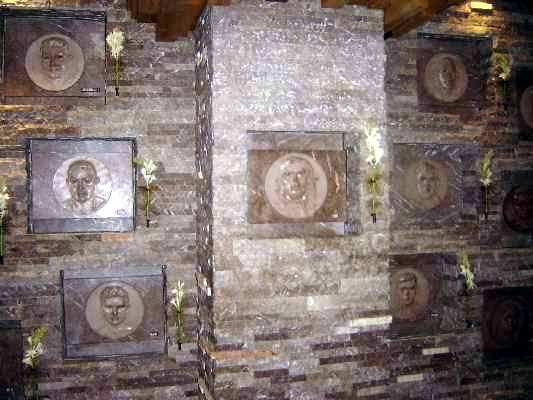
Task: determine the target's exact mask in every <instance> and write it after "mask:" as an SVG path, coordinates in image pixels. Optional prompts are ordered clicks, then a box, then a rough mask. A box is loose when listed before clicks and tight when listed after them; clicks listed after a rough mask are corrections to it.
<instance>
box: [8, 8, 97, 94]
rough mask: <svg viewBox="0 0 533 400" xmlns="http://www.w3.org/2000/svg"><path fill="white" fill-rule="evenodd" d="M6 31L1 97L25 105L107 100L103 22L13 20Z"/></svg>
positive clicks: (43, 18)
mask: <svg viewBox="0 0 533 400" xmlns="http://www.w3.org/2000/svg"><path fill="white" fill-rule="evenodd" d="M5 26H6V29H5V32H6V33H5V69H4V72H5V75H4V78H5V79H4V85H3V88H2V94H3V96H4V97H9V98H14V97H16V98H18V101H19V102H23V103H28V102H32V101H35V100H36V102H39V100H38V98H39V97H71V98H75V97H103V96H104V95H105V23H104V22H103V20H99V19H90V18H87V17H86V16H85V17H84V18H81V17H80V18H77V17H76V16H75V15H69V16H68V17H64V16H62V15H55V18H54V15H43V16H38V15H31V16H26V15H13V16H6V17H5ZM20 98H22V99H20Z"/></svg>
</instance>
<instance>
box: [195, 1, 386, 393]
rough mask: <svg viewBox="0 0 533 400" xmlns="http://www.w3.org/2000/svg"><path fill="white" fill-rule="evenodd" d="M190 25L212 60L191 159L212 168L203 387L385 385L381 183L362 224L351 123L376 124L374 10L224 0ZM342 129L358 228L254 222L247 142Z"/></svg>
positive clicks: (280, 143) (377, 388)
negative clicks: (374, 206)
mask: <svg viewBox="0 0 533 400" xmlns="http://www.w3.org/2000/svg"><path fill="white" fill-rule="evenodd" d="M197 36H198V37H200V41H201V42H202V43H203V44H202V45H200V46H197V47H199V49H198V50H197V51H199V52H200V56H198V57H200V58H202V59H203V58H205V57H204V56H203V55H202V54H203V50H202V49H205V48H207V52H208V53H209V57H208V58H207V59H208V61H209V62H210V63H211V64H210V68H212V72H211V71H210V72H209V74H208V76H207V78H206V77H205V76H206V74H205V73H204V72H202V71H204V70H205V67H204V66H203V61H202V62H201V63H200V66H197V71H198V70H199V71H200V73H202V74H203V75H202V76H204V83H202V87H208V88H209V89H208V92H209V94H208V95H200V97H199V102H200V103H201V104H203V103H204V99H205V97H206V96H208V97H209V104H210V107H206V109H207V108H209V110H210V111H209V113H210V115H206V118H207V120H208V121H209V122H207V121H206V122H204V119H202V120H201V121H202V122H200V124H199V127H197V130H199V131H201V132H200V133H201V135H200V137H201V139H199V141H201V142H202V143H204V144H203V147H201V149H200V150H202V151H199V152H198V153H199V155H200V160H199V166H200V168H202V169H201V170H202V175H204V171H206V169H207V170H208V171H209V176H208V177H205V176H204V179H206V180H207V181H208V182H209V183H206V186H205V187H204V189H203V192H200V193H199V197H200V200H199V202H200V203H202V202H206V201H209V202H211V203H210V204H211V213H212V214H211V215H205V216H203V217H202V219H201V220H199V223H200V224H202V228H199V229H201V230H203V231H204V232H207V230H208V227H209V230H210V232H211V233H210V235H212V236H211V238H209V239H208V238H207V236H206V243H207V241H211V240H212V245H210V246H208V248H206V249H205V251H204V256H202V257H203V258H204V259H206V260H207V262H208V261H209V258H208V254H209V252H210V251H212V253H211V254H212V260H214V262H212V263H211V264H209V263H208V265H206V266H204V265H200V266H199V267H200V268H201V269H202V273H203V274H204V275H206V277H207V280H208V281H210V282H211V285H212V287H211V288H212V299H211V300H210V301H207V299H206V301H205V303H204V305H202V306H201V307H202V310H205V311H203V315H211V316H212V325H208V324H207V323H206V335H204V336H202V340H204V339H205V341H202V342H201V343H200V349H201V350H200V351H201V354H202V357H203V358H202V366H201V380H200V389H201V391H202V393H203V394H202V395H203V396H204V397H205V398H216V399H221V400H222V399H227V400H233V399H255V398H257V399H259V398H263V399H289V398H290V399H323V398H328V397H330V396H337V397H338V396H339V394H340V393H345V394H346V396H354V395H355V393H357V392H358V391H359V390H362V392H361V393H368V395H371V394H374V395H381V394H383V393H384V391H383V384H384V382H386V381H387V379H388V376H389V372H388V370H387V368H386V365H385V364H384V354H385V353H384V351H385V347H386V345H385V340H386V338H385V332H386V330H387V328H388V325H389V324H390V322H391V316H390V311H389V278H388V270H387V264H388V263H387V258H386V253H387V248H388V234H387V232H388V224H389V211H388V209H389V207H388V196H387V194H386V193H385V194H383V196H382V201H383V209H381V210H380V212H379V213H378V221H377V223H376V224H373V223H372V220H371V216H370V211H368V209H367V208H366V204H367V200H368V199H367V198H366V196H367V193H366V191H365V190H363V182H364V179H361V178H360V177H361V174H363V173H365V171H366V163H365V162H364V159H365V158H366V155H365V154H364V152H365V151H366V150H365V146H364V144H363V139H364V132H363V129H362V127H363V126H364V124H366V122H367V121H369V120H370V119H372V120H374V121H375V122H376V123H377V124H378V125H379V126H380V127H381V129H382V130H384V122H385V120H384V117H385V91H384V82H385V43H384V40H383V14H382V12H381V11H376V10H369V9H367V8H364V7H356V6H350V7H345V8H343V9H340V10H337V11H336V10H332V9H324V8H321V7H320V1H318V0H316V1H315V0H313V1H290V2H288V3H275V2H271V3H269V2H263V1H232V4H231V5H230V6H228V7H211V8H209V9H208V10H207V11H206V13H205V14H204V15H203V17H202V20H201V22H200V25H199V27H198V31H197ZM197 90H198V88H197ZM204 90H205V89H204ZM201 107H203V106H201ZM203 115H205V114H203ZM202 118H203V117H202ZM339 132H340V133H342V134H343V137H344V140H345V141H346V142H347V143H348V146H350V147H351V149H352V151H357V152H360V154H357V157H351V156H350V157H347V159H348V160H349V161H348V162H344V164H346V163H348V164H349V165H347V168H348V169H349V171H353V170H354V169H355V170H357V171H363V172H359V173H358V174H357V176H358V179H357V180H355V181H352V182H350V179H348V183H347V186H350V184H352V185H355V188H351V189H350V193H351V194H350V195H351V196H356V197H357V198H358V199H360V201H353V202H351V203H350V204H351V205H352V209H349V210H346V214H347V215H357V216H358V218H359V219H360V225H361V227H360V228H359V227H358V229H356V231H357V232H358V233H357V234H344V230H340V231H339V232H338V233H336V234H333V235H332V234H331V233H330V234H329V235H327V236H328V237H324V235H322V234H320V233H318V234H317V232H318V231H314V232H311V231H309V232H310V234H305V232H306V231H305V229H300V228H299V227H296V228H295V227H294V226H293V225H295V224H294V223H288V224H287V220H286V219H285V220H283V219H282V218H277V219H275V220H274V219H273V220H269V221H268V222H271V221H272V222H275V227H274V228H273V229H272V231H270V232H269V233H268V235H267V234H265V231H264V228H262V227H260V226H258V225H261V224H255V226H254V223H253V222H254V221H250V219H249V218H250V214H249V213H248V211H249V208H248V207H249V204H248V193H249V192H248V191H249V190H254V188H253V187H249V186H248V185H249V184H250V182H252V183H253V182H255V181H254V179H255V180H258V181H260V180H261V179H260V178H261V177H262V176H264V175H265V174H266V171H263V172H264V173H261V172H258V171H254V173H257V175H255V176H254V179H250V180H247V177H248V176H249V175H247V174H248V173H249V172H250V171H249V168H250V167H253V166H254V165H256V166H257V168H259V167H260V166H261V165H262V164H264V163H265V162H266V161H265V160H259V158H258V157H252V155H257V153H254V151H256V152H257V151H261V149H262V151H268V150H271V151H272V152H275V151H278V150H276V149H280V148H282V149H285V151H294V152H301V153H302V154H303V153H305V154H307V152H309V150H310V149H311V150H313V149H317V148H318V149H324V148H328V149H331V148H332V146H333V145H334V143H335V141H336V140H338V137H339ZM318 136H321V137H323V138H322V139H317V137H318ZM252 137H253V138H252ZM211 138H212V139H211ZM261 138H262V139H261ZM383 145H384V147H385V148H387V142H386V140H383ZM285 146H286V147H285ZM328 146H329V147H328ZM337 148H338V147H337ZM250 149H256V150H254V151H251V150H250ZM358 149H360V150H358ZM341 150H342V147H341ZM317 153H318V151H317ZM273 159H274V158H273ZM269 160H270V159H269ZM324 160H325V158H324ZM269 162H272V160H270V161H269ZM339 164H341V163H339ZM335 165H336V164H335V163H333V162H332V163H331V166H332V168H333V167H335ZM388 167H389V166H388V164H387V163H385V166H384V169H385V171H387V169H388ZM344 168H346V167H344ZM343 172H344V171H343ZM350 174H351V172H350ZM384 175H385V177H384V178H383V182H384V184H385V182H387V181H388V179H387V177H386V176H387V173H385V174H384ZM339 176H341V175H339ZM256 178H257V179H256ZM256 183H257V182H256ZM347 190H348V189H347ZM199 207H200V206H199ZM354 207H356V208H354ZM324 220H325V221H327V220H326V219H324ZM289 222H294V221H289ZM297 222H300V224H301V225H305V224H304V222H305V221H297ZM313 222H314V221H313V220H311V223H313ZM272 225H274V224H272ZM291 229H293V231H291ZM302 232H304V233H303V234H302ZM293 233H294V234H293ZM265 236H266V237H265ZM211 246H212V247H211ZM208 249H209V250H208ZM199 258H200V254H199ZM204 270H205V271H204ZM201 319H202V320H203V317H201ZM208 326H209V328H207V327H208ZM207 332H209V334H207ZM332 398H336V397H332Z"/></svg>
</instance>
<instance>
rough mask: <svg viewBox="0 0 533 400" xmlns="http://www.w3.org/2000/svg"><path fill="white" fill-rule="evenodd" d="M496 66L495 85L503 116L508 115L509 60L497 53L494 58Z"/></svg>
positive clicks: (509, 99)
mask: <svg viewBox="0 0 533 400" xmlns="http://www.w3.org/2000/svg"><path fill="white" fill-rule="evenodd" d="M494 61H495V64H496V74H497V75H496V83H497V90H498V94H499V96H500V98H501V104H502V106H503V112H504V114H505V115H509V113H510V105H509V102H510V101H511V91H510V85H509V79H510V78H511V71H512V68H511V59H510V56H509V55H507V54H501V53H497V54H496V55H495V56H494Z"/></svg>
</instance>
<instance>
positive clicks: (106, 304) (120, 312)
mask: <svg viewBox="0 0 533 400" xmlns="http://www.w3.org/2000/svg"><path fill="white" fill-rule="evenodd" d="M100 305H101V307H102V313H103V315H104V318H105V319H106V321H107V322H109V323H110V324H111V325H118V324H121V323H123V322H124V321H125V320H126V315H127V312H128V309H129V307H130V297H129V296H128V292H126V291H125V290H124V289H123V288H121V287H120V286H107V287H105V288H104V289H103V290H102V291H101V292H100Z"/></svg>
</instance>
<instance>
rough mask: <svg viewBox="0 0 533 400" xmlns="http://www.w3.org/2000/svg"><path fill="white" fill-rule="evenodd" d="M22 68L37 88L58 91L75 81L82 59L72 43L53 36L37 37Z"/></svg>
mask: <svg viewBox="0 0 533 400" xmlns="http://www.w3.org/2000/svg"><path fill="white" fill-rule="evenodd" d="M25 66H26V72H27V73H28V76H29V77H30V79H31V80H32V81H33V83H35V84H36V85H37V86H39V87H40V88H41V89H44V90H49V91H52V92H60V91H62V90H66V89H68V88H69V87H71V86H73V85H74V84H75V83H76V82H78V80H79V79H80V78H81V76H82V74H83V70H84V68H85V60H84V57H83V51H82V50H81V47H80V46H79V45H78V44H77V43H76V42H75V41H74V40H72V39H71V38H69V37H68V36H65V35H62V34H59V33H54V34H51V35H44V36H41V37H40V38H38V39H37V40H35V41H34V42H33V43H32V44H31V45H30V47H29V48H28V51H27V52H26V60H25Z"/></svg>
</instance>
